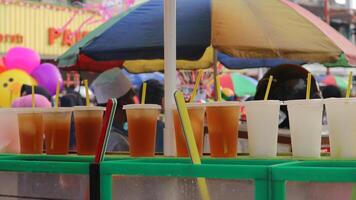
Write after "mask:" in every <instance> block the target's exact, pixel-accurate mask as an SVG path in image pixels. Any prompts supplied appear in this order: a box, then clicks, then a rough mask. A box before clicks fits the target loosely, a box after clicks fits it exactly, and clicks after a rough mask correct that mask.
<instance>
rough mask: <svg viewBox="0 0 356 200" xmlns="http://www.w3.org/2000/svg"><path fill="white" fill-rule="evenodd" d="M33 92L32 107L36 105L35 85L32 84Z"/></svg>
mask: <svg viewBox="0 0 356 200" xmlns="http://www.w3.org/2000/svg"><path fill="white" fill-rule="evenodd" d="M31 93H32V108H34V107H35V85H33V84H32V87H31Z"/></svg>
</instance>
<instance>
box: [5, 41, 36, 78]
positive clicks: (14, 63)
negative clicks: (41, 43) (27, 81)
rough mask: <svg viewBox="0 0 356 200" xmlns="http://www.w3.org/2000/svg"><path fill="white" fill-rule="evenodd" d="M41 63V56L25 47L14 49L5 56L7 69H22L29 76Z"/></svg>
mask: <svg viewBox="0 0 356 200" xmlns="http://www.w3.org/2000/svg"><path fill="white" fill-rule="evenodd" d="M40 62H41V58H40V55H39V54H38V53H37V52H36V51H34V50H32V49H29V48H25V47H14V48H12V49H10V50H9V51H8V52H7V53H6V54H5V56H4V63H5V66H6V68H8V69H22V70H24V71H26V72H27V73H29V74H30V73H31V72H32V71H33V70H34V69H35V68H36V67H37V66H39V65H40Z"/></svg>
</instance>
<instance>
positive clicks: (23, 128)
mask: <svg viewBox="0 0 356 200" xmlns="http://www.w3.org/2000/svg"><path fill="white" fill-rule="evenodd" d="M16 111H17V119H18V125H19V136H20V149H21V153H22V154H42V152H43V134H44V124H43V114H42V112H43V109H41V108H20V109H16Z"/></svg>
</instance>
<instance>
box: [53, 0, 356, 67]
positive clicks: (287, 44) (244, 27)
mask: <svg viewBox="0 0 356 200" xmlns="http://www.w3.org/2000/svg"><path fill="white" fill-rule="evenodd" d="M163 43H164V41H163V0H150V1H148V2H146V3H143V4H140V5H138V6H137V7H134V8H132V9H130V10H129V11H127V12H125V13H122V14H120V15H118V16H116V17H114V18H112V19H111V20H109V21H108V22H107V23H105V24H103V25H102V26H100V27H99V28H97V29H96V30H94V31H93V32H91V33H90V34H89V35H88V36H87V37H85V38H84V39H83V40H82V41H81V42H79V43H78V44H77V45H75V46H74V47H72V48H71V49H69V50H68V51H67V52H66V53H65V54H64V55H62V56H61V57H60V58H59V66H60V67H67V66H73V65H75V64H76V63H77V61H78V55H79V53H82V54H85V55H87V56H89V57H90V58H92V59H94V60H97V61H109V60H125V63H124V66H125V67H127V68H128V69H129V70H130V71H135V72H142V71H157V70H162V69H163V67H162V66H163V62H162V60H161V59H163V52H164V50H163V46H164V45H163ZM210 46H213V47H214V48H216V49H217V50H219V51H220V52H222V53H225V54H226V55H229V56H233V57H238V58H286V59H291V60H302V61H313V62H335V61H336V60H337V58H338V56H339V55H340V54H342V53H345V55H346V58H347V60H348V62H349V63H350V64H356V47H355V46H354V45H353V44H352V43H351V42H349V41H348V40H347V39H346V38H344V37H343V36H342V35H341V34H339V33H338V32H337V31H335V30H334V29H333V28H331V27H330V26H329V25H327V24H325V23H324V22H323V21H322V20H321V19H319V18H318V17H316V16H314V15H313V14H311V13H310V12H309V11H307V10H305V9H303V8H302V7H300V6H298V5H297V4H294V3H292V2H290V1H287V0H268V1H252V0H233V1H232V0H194V1H191V0H179V1H177V59H178V60H180V62H178V63H177V67H178V68H183V67H184V68H186V69H195V68H204V67H209V66H211V64H212V61H213V56H212V54H211V53H209V51H211V50H209V47H210ZM203 55H204V56H203ZM199 59H200V60H199ZM135 60H139V62H137V63H135ZM183 60H185V61H187V60H188V63H184V61H183ZM202 60H203V62H199V61H202ZM191 61H198V64H197V63H196V62H191ZM143 63H144V66H143V67H141V66H142V64H143Z"/></svg>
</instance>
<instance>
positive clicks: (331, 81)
mask: <svg viewBox="0 0 356 200" xmlns="http://www.w3.org/2000/svg"><path fill="white" fill-rule="evenodd" d="M321 83H322V84H324V85H333V86H338V87H339V88H340V89H343V90H345V89H346V88H347V82H346V80H345V79H344V78H343V77H341V76H333V75H327V76H324V77H322V78H321Z"/></svg>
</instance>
